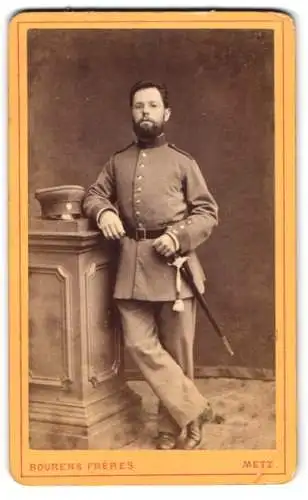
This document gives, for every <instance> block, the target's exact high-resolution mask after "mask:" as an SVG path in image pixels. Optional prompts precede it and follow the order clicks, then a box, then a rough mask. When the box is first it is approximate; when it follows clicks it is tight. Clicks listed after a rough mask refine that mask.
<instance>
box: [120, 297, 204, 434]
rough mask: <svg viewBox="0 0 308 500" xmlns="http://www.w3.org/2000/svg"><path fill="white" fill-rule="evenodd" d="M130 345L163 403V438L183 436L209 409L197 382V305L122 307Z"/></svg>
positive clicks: (187, 302)
mask: <svg viewBox="0 0 308 500" xmlns="http://www.w3.org/2000/svg"><path fill="white" fill-rule="evenodd" d="M116 303H117V306H118V309H119V312H120V316H121V323H122V329H123V335H124V343H125V346H126V348H127V349H128V350H129V352H130V354H131V356H132V358H133V359H134V361H135V363H136V364H137V366H138V367H139V369H140V371H141V372H142V374H143V375H144V378H145V380H146V381H147V382H148V383H149V385H150V386H151V388H152V389H153V391H154V393H155V394H156V395H157V397H158V398H159V419H158V431H159V432H172V433H176V434H178V433H179V432H180V431H181V429H183V428H184V427H186V425H187V424H188V423H189V422H191V421H193V420H195V419H196V417H197V416H198V415H199V414H200V413H201V412H202V411H203V410H204V408H205V407H206V405H207V401H206V399H205V398H204V397H203V396H202V395H201V394H200V392H199V391H198V390H197V388H196V386H195V384H194V382H193V372H194V363H193V343H194V333H195V319H196V303H195V299H185V300H184V311H183V312H175V311H173V310H172V306H173V302H148V301H138V300H117V301H116Z"/></svg>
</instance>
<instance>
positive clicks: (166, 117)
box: [164, 108, 171, 123]
mask: <svg viewBox="0 0 308 500" xmlns="http://www.w3.org/2000/svg"><path fill="white" fill-rule="evenodd" d="M170 116H171V109H170V108H166V109H165V114H164V120H165V123H166V122H167V121H168V120H169V118H170Z"/></svg>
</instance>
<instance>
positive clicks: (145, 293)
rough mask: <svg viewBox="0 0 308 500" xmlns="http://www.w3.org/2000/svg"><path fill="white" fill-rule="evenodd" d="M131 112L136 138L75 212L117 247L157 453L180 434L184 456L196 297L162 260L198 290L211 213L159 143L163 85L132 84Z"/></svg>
mask: <svg viewBox="0 0 308 500" xmlns="http://www.w3.org/2000/svg"><path fill="white" fill-rule="evenodd" d="M130 107H131V113H132V123H133V130H134V132H135V135H136V141H134V142H133V143H132V144H130V145H129V146H127V147H126V148H125V149H123V150H121V151H118V152H116V153H115V154H114V155H113V156H112V157H111V158H110V159H109V161H108V162H107V163H106V165H105V166H104V168H103V170H102V172H101V173H100V175H99V177H98V179H97V180H96V182H95V183H94V184H93V185H92V186H91V187H90V188H89V189H88V191H87V194H86V197H85V199H84V205H83V207H84V212H85V214H86V215H87V216H88V217H92V218H94V219H95V220H96V222H97V225H98V227H99V228H100V230H101V231H102V233H103V235H104V236H105V238H106V239H109V240H119V242H120V243H119V244H120V255H119V262H118V267H117V276H116V283H115V289H114V299H115V301H116V305H117V308H118V310H119V313H120V318H121V323H122V328H123V335H124V343H125V345H126V347H127V349H128V350H129V352H130V354H131V355H132V358H133V359H134V360H135V362H136V364H137V366H138V367H139V369H140V370H141V372H142V373H143V375H144V377H145V380H146V381H147V382H148V383H149V384H150V386H151V388H152V389H153V391H154V392H155V394H156V395H157V396H158V398H159V412H158V413H159V414H158V436H157V442H156V448H157V449H161V450H169V449H173V448H176V447H177V445H178V436H179V435H180V433H181V432H182V430H184V429H185V432H186V437H185V440H184V444H183V447H184V449H187V450H188V449H193V448H196V447H197V446H198V445H199V443H200V442H201V437H202V426H203V424H204V422H205V421H206V420H207V419H208V418H209V415H210V413H211V408H210V405H209V404H208V402H207V401H206V399H205V398H204V397H203V396H202V395H201V394H200V392H199V391H198V390H197V388H196V386H195V384H194V382H193V375H194V364H193V343H194V331H195V313H196V302H195V298H194V297H193V293H192V291H191V290H190V288H189V287H188V285H187V284H186V283H185V282H181V280H180V277H179V276H178V274H179V273H178V272H177V270H176V268H175V267H173V266H170V265H168V260H169V259H172V257H173V256H175V255H186V256H188V257H189V263H190V267H191V269H192V272H193V274H194V278H195V281H196V282H197V284H198V288H199V289H200V291H201V292H202V293H203V290H204V274H203V271H202V268H201V266H200V263H199V261H198V259H197V256H196V254H195V252H194V249H195V248H196V247H197V246H198V245H200V244H201V243H202V242H204V241H205V240H206V239H207V238H208V237H209V236H210V234H211V232H212V229H213V227H214V226H216V224H217V211H218V210H217V205H216V202H215V200H214V199H213V197H212V195H211V194H210V192H209V190H208V188H207V185H206V182H205V180H204V178H203V176H202V174H201V172H200V169H199V167H198V165H197V163H196V162H195V160H194V159H193V158H192V157H191V156H190V155H189V154H187V153H185V152H183V151H181V150H180V149H178V148H177V147H175V146H174V145H172V144H169V143H168V142H167V141H166V137H165V135H164V128H165V124H166V122H167V121H168V120H169V118H170V114H171V110H170V107H169V102H168V93H167V89H166V87H165V86H164V85H160V84H156V83H153V82H148V81H141V82H138V83H136V84H135V85H134V86H133V87H132V89H131V92H130Z"/></svg>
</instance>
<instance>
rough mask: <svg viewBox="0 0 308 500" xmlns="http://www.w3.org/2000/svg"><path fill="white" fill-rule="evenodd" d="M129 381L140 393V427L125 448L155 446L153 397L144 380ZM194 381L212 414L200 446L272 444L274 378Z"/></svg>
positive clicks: (154, 407) (216, 447) (253, 447)
mask: <svg viewBox="0 0 308 500" xmlns="http://www.w3.org/2000/svg"><path fill="white" fill-rule="evenodd" d="M129 385H130V387H131V388H132V389H133V390H134V391H135V392H137V393H138V394H140V396H141V397H142V400H143V410H144V428H143V430H142V431H141V433H140V436H139V438H138V439H137V440H136V441H134V442H133V443H130V444H129V445H127V446H126V447H125V448H127V449H155V436H156V412H157V398H156V396H155V394H154V393H153V392H152V390H151V389H150V388H149V386H148V384H147V383H146V382H143V381H130V382H129ZM196 385H197V387H198V389H199V390H200V392H201V393H202V394H203V395H204V396H205V397H206V398H207V399H208V400H209V401H210V403H211V405H212V408H213V410H214V415H215V416H216V419H215V417H214V421H213V422H210V423H207V424H205V425H204V427H203V439H202V442H201V445H200V446H199V448H200V449H207V450H221V449H273V448H275V440H276V436H275V425H276V414H275V383H274V382H272V381H270V382H268V381H263V380H238V379H222V378H217V379H214V378H210V379H198V380H196ZM217 416H218V418H217ZM219 421H220V423H217V422H219Z"/></svg>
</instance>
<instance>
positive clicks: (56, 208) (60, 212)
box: [35, 185, 85, 220]
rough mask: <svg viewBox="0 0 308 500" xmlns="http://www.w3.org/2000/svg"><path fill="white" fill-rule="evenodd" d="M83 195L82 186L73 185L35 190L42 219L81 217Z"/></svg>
mask: <svg viewBox="0 0 308 500" xmlns="http://www.w3.org/2000/svg"><path fill="white" fill-rule="evenodd" d="M84 196H85V190H84V188H83V187H82V186H74V185H65V186H53V187H49V188H44V189H37V190H36V191H35V198H36V199H37V200H38V202H39V203H40V206H41V212H42V218H43V219H62V220H72V219H76V218H79V217H81V216H82V201H83V198H84Z"/></svg>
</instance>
